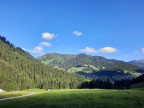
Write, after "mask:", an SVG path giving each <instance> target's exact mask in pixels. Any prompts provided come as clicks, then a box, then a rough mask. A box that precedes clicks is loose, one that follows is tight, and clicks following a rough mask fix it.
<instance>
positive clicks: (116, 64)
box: [38, 53, 144, 79]
mask: <svg viewBox="0 0 144 108" xmlns="http://www.w3.org/2000/svg"><path fill="white" fill-rule="evenodd" d="M38 60H40V61H41V62H42V63H45V64H48V65H51V66H53V67H56V68H61V69H65V70H67V71H69V72H77V73H79V74H81V75H85V76H87V77H94V78H104V77H105V78H107V77H111V78H112V79H121V78H128V77H129V78H131V77H135V76H139V75H141V73H143V72H144V68H140V67H138V66H136V65H132V64H129V63H127V62H124V61H118V60H113V59H106V58H104V57H101V56H90V55H86V54H78V55H68V54H57V53H49V54H45V55H43V56H41V57H39V58H38Z"/></svg>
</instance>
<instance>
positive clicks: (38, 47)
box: [22, 42, 52, 54]
mask: <svg viewBox="0 0 144 108" xmlns="http://www.w3.org/2000/svg"><path fill="white" fill-rule="evenodd" d="M50 46H52V45H51V44H50V43H47V42H41V43H40V44H39V46H37V47H35V48H34V49H32V50H29V49H25V48H22V49H23V50H25V51H28V52H31V53H41V54H43V50H44V47H50Z"/></svg>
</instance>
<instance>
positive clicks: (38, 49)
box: [22, 46, 44, 53]
mask: <svg viewBox="0 0 144 108" xmlns="http://www.w3.org/2000/svg"><path fill="white" fill-rule="evenodd" d="M22 49H23V50H25V51H28V52H32V53H42V51H43V50H44V49H43V47H41V46H37V47H35V48H34V49H33V50H28V49H25V48H22Z"/></svg>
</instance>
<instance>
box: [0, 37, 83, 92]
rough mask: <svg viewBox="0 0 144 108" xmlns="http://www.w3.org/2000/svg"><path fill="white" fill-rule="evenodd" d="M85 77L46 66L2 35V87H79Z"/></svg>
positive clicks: (11, 88)
mask: <svg viewBox="0 0 144 108" xmlns="http://www.w3.org/2000/svg"><path fill="white" fill-rule="evenodd" d="M83 80H84V77H82V76H80V75H78V74H75V73H69V72H66V71H64V70H58V69H54V68H52V67H51V66H46V65H44V64H42V63H41V62H39V61H38V60H37V59H35V58H34V57H33V56H31V55H30V54H29V53H27V52H25V51H23V50H22V49H21V48H16V47H15V46H14V45H12V44H11V43H10V42H9V41H7V40H6V38H5V37H2V36H0V88H2V89H4V90H18V89H19V90H22V89H28V88H45V89H47V88H53V89H59V88H60V89H61V88H77V86H78V85H79V84H80V83H81V82H82V81H83Z"/></svg>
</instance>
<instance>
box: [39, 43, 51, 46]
mask: <svg viewBox="0 0 144 108" xmlns="http://www.w3.org/2000/svg"><path fill="white" fill-rule="evenodd" d="M39 45H40V46H46V47H50V46H52V45H51V44H50V43H47V42H41V43H40V44H39Z"/></svg>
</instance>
